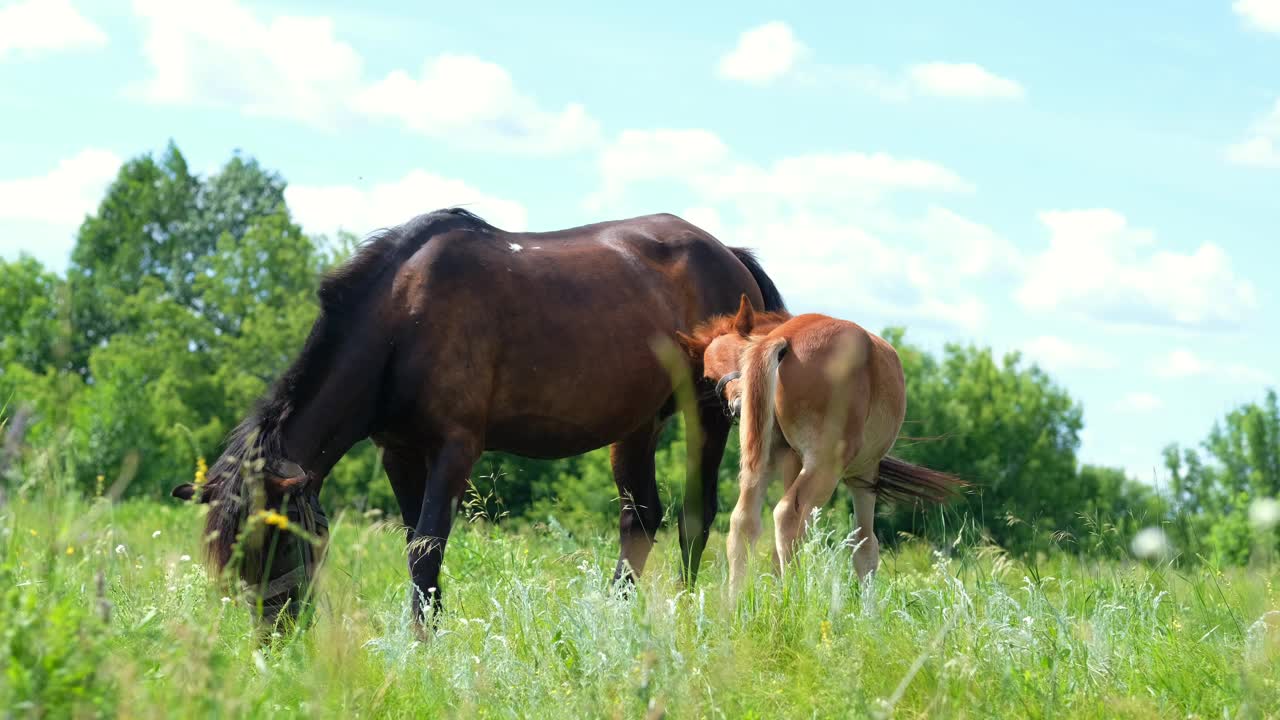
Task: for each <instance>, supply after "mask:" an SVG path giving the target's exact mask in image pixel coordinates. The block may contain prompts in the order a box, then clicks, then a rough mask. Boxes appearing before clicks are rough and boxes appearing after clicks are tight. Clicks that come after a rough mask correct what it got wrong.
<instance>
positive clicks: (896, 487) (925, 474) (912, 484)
mask: <svg viewBox="0 0 1280 720" xmlns="http://www.w3.org/2000/svg"><path fill="white" fill-rule="evenodd" d="M968 486H969V483H967V482H965V481H963V480H961V479H960V478H958V477H956V476H955V475H949V474H947V473H944V472H939V471H937V470H930V469H929V468H927V467H921V466H919V465H913V464H911V463H909V462H907V461H905V460H899V459H898V458H895V457H889V456H888V455H886V456H885V457H884V459H883V460H881V461H880V471H879V474H878V476H877V478H876V484H875V487H874V488H873V489H874V490H875V493H876V496H877V497H882V498H885V499H888V500H895V501H899V502H902V501H906V502H915V501H917V500H927V501H929V502H935V503H942V502H946V501H947V500H950V499H951V498H953V497H955V496H956V495H957V494H959V492H960V491H961V490H963V489H964V488H966V487H968Z"/></svg>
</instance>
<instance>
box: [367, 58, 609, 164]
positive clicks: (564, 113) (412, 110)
mask: <svg viewBox="0 0 1280 720" xmlns="http://www.w3.org/2000/svg"><path fill="white" fill-rule="evenodd" d="M353 103H354V105H353V107H354V108H355V109H356V110H357V112H362V113H365V114H368V115H372V116H377V117H389V118H395V119H397V120H400V121H401V122H403V123H404V124H405V126H406V127H408V128H410V129H412V130H415V131H417V132H420V133H422V134H424V135H428V136H431V137H446V136H456V135H461V136H463V137H469V138H473V139H475V140H476V141H478V142H483V143H484V144H486V145H490V146H495V145H496V146H498V147H499V148H501V149H507V150H513V151H530V152H560V151H565V150H573V149H577V148H580V147H585V146H589V145H593V144H595V142H596V141H597V140H598V139H599V135H600V126H599V124H598V123H597V122H596V120H595V119H594V118H592V117H591V116H589V115H588V114H587V112H586V110H585V109H584V108H583V107H582V106H581V105H578V104H569V105H567V106H565V107H564V108H563V109H562V110H560V111H557V112H549V111H546V110H543V109H541V108H539V107H538V105H537V103H535V102H534V101H533V100H532V99H531V98H529V97H527V96H525V95H523V94H521V93H520V92H519V91H517V90H516V88H515V83H513V82H512V80H511V75H510V74H508V73H507V71H506V70H504V69H503V68H502V67H501V66H499V65H495V64H494V63H491V62H487V61H484V60H481V59H479V58H475V57H469V56H465V55H441V56H439V57H436V58H432V59H429V60H427V61H426V63H424V64H423V67H422V72H421V75H420V77H417V78H414V77H412V76H410V75H409V74H408V73H406V72H404V71H403V70H395V71H392V72H391V73H390V74H389V75H387V76H386V77H385V78H383V79H382V80H381V81H379V82H377V83H375V84H373V85H371V86H370V87H368V88H366V89H365V90H363V91H361V92H360V93H359V95H357V96H356V97H355V98H354V100H353Z"/></svg>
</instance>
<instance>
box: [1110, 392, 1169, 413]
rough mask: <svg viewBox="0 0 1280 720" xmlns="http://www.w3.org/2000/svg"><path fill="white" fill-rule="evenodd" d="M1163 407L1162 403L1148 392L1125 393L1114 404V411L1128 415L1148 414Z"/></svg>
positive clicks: (1157, 397)
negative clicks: (1127, 413)
mask: <svg viewBox="0 0 1280 720" xmlns="http://www.w3.org/2000/svg"><path fill="white" fill-rule="evenodd" d="M1162 407H1164V401H1163V400H1161V399H1160V398H1159V396H1157V395H1153V394H1151V393H1149V392H1131V393H1126V394H1125V396H1124V397H1122V398H1120V401H1119V402H1118V403H1116V410H1119V411H1120V412H1129V413H1149V412H1155V411H1156V410H1159V409H1160V408H1162Z"/></svg>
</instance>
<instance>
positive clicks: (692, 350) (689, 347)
mask: <svg viewBox="0 0 1280 720" xmlns="http://www.w3.org/2000/svg"><path fill="white" fill-rule="evenodd" d="M676 343H677V344H679V345H680V349H681V350H683V351H684V353H685V355H688V356H689V357H690V358H691V359H693V360H697V361H698V362H701V361H702V354H703V353H705V352H706V351H707V344H706V343H705V342H703V341H701V340H699V339H698V338H696V337H694V336H692V335H685V334H684V333H682V332H680V331H679V330H677V331H676Z"/></svg>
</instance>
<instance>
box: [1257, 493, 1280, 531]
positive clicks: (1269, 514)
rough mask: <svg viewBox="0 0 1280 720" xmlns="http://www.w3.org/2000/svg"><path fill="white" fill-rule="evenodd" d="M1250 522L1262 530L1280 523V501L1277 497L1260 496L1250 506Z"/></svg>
mask: <svg viewBox="0 0 1280 720" xmlns="http://www.w3.org/2000/svg"><path fill="white" fill-rule="evenodd" d="M1249 524H1250V525H1252V526H1253V529H1254V530H1258V531H1260V532H1262V531H1266V530H1270V529H1271V528H1273V527H1275V526H1276V525H1280V502H1277V501H1276V499H1275V498H1269V497H1267V498H1258V499H1257V500H1254V501H1253V504H1251V505H1250V506H1249Z"/></svg>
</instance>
